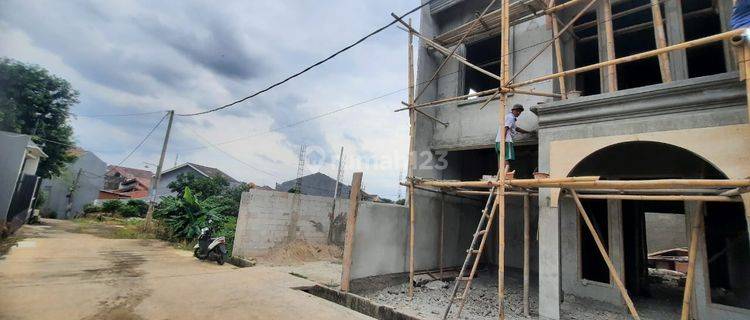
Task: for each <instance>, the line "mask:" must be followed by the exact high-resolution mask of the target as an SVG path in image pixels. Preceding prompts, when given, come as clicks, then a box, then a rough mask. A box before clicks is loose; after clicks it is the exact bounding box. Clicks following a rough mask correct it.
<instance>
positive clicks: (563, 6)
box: [544, 0, 584, 14]
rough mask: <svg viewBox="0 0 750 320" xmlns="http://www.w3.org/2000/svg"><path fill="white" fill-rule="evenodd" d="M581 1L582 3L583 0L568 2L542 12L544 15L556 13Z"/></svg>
mask: <svg viewBox="0 0 750 320" xmlns="http://www.w3.org/2000/svg"><path fill="white" fill-rule="evenodd" d="M581 1H584V0H570V1H568V2H564V3H561V4H558V5H556V6H553V7H550V8H547V10H544V13H545V14H550V13H554V12H558V11H560V10H564V9H566V8H568V7H570V6H573V5H576V4H578V3H579V2H581Z"/></svg>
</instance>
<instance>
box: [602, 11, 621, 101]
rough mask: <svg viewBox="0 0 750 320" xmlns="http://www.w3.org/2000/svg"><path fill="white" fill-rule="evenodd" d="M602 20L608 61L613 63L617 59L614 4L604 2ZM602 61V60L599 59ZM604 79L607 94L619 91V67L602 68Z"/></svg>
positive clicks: (608, 66)
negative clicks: (613, 18) (613, 23)
mask: <svg viewBox="0 0 750 320" xmlns="http://www.w3.org/2000/svg"><path fill="white" fill-rule="evenodd" d="M601 6H602V15H603V17H601V19H602V20H604V36H605V44H604V45H605V48H606V51H605V52H606V54H607V56H606V57H605V58H606V61H612V60H614V59H615V34H614V31H613V28H612V2H611V1H610V0H602V2H601ZM599 60H601V59H599ZM601 72H602V75H603V76H602V79H606V81H607V92H615V91H617V66H615V65H606V66H604V67H602V70H601Z"/></svg>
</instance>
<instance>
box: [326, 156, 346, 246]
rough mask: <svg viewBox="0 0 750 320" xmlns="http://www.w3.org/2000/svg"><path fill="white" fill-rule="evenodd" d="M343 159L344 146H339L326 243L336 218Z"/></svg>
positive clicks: (329, 240)
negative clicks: (337, 167)
mask: <svg viewBox="0 0 750 320" xmlns="http://www.w3.org/2000/svg"><path fill="white" fill-rule="evenodd" d="M342 159H344V147H343V146H342V147H341V152H340V153H339V169H338V172H337V173H336V185H335V186H334V187H333V205H331V214H330V215H329V216H328V220H329V221H328V244H332V243H333V220H334V219H335V218H336V198H338V195H339V181H341V160H342Z"/></svg>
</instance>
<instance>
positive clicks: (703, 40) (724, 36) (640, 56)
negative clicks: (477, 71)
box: [508, 29, 744, 88]
mask: <svg viewBox="0 0 750 320" xmlns="http://www.w3.org/2000/svg"><path fill="white" fill-rule="evenodd" d="M742 32H744V29H738V30H732V31H727V32H724V33H719V34H715V35H712V36H708V37H704V38H700V39H695V40H691V41H686V42H683V43H679V44H675V45H672V46H668V47H664V48H661V49H654V50H650V51H646V52H641V53H636V54H633V55H629V56H627V57H622V58H617V59H614V60H609V61H604V62H599V63H595V64H591V65H588V66H584V67H580V68H575V69H571V70H566V71H563V72H557V73H553V74H548V75H546V76H541V77H537V78H534V79H530V80H526V81H522V82H518V83H514V84H511V85H509V86H508V87H509V88H518V87H523V86H527V85H530V84H533V83H537V82H542V81H547V80H550V79H555V78H559V77H560V76H563V75H564V76H570V75H574V74H578V73H582V72H587V71H591V70H596V69H600V68H602V67H606V66H612V65H617V64H621V63H627V62H632V61H638V60H642V59H646V58H651V57H654V56H658V55H659V54H661V53H664V52H670V51H675V50H682V49H687V48H692V47H698V46H702V45H706V44H709V43H713V42H717V41H722V40H727V39H729V38H731V37H734V36H737V35H740V34H742Z"/></svg>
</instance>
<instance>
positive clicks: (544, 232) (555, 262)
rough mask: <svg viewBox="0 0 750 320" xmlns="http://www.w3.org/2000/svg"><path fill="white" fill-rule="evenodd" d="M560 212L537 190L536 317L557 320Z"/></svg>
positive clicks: (541, 190)
mask: <svg viewBox="0 0 750 320" xmlns="http://www.w3.org/2000/svg"><path fill="white" fill-rule="evenodd" d="M561 297H562V295H561V277H560V210H559V208H557V207H551V206H550V189H540V190H539V317H540V318H542V319H560V301H561V300H560V298H561Z"/></svg>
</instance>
